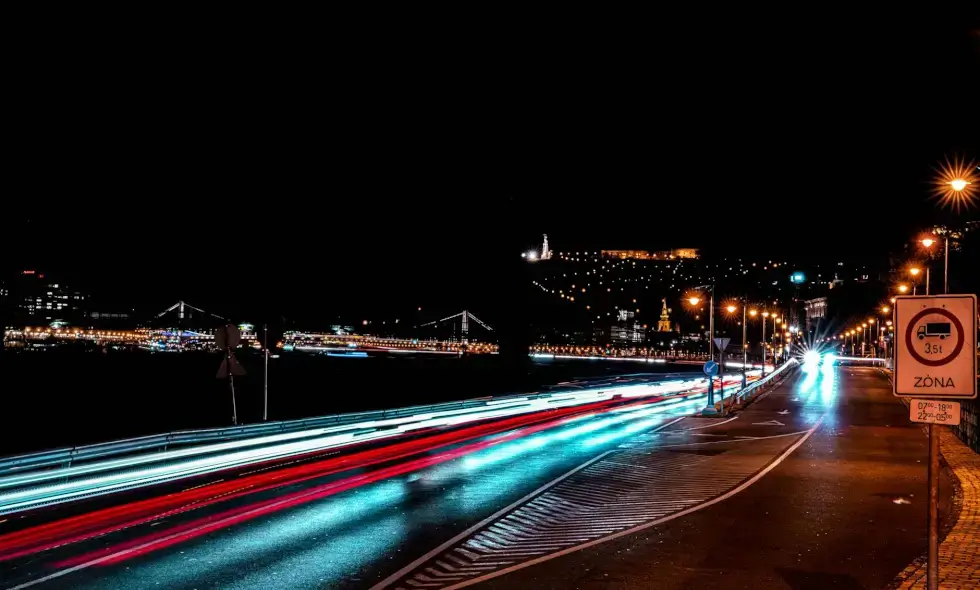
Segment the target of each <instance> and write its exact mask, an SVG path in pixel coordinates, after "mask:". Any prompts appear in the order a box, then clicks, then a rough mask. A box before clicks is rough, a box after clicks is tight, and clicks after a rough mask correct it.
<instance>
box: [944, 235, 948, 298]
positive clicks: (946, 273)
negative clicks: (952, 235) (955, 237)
mask: <svg viewBox="0 0 980 590" xmlns="http://www.w3.org/2000/svg"><path fill="white" fill-rule="evenodd" d="M944 240H945V242H946V260H945V262H944V263H943V293H947V294H948V293H949V234H946V237H945V238H944Z"/></svg>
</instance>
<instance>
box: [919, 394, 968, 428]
mask: <svg viewBox="0 0 980 590" xmlns="http://www.w3.org/2000/svg"><path fill="white" fill-rule="evenodd" d="M909 420H911V421H913V422H922V423H925V424H943V425H945V426H956V425H957V424H959V423H960V402H948V401H933V400H928V399H914V400H911V403H909Z"/></svg>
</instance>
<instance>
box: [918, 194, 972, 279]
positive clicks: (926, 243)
mask: <svg viewBox="0 0 980 590" xmlns="http://www.w3.org/2000/svg"><path fill="white" fill-rule="evenodd" d="M954 182H955V181H954ZM964 182H965V181H964ZM964 186H965V185H964ZM958 190H963V189H962V188H961V189H958ZM943 241H944V242H945V244H946V246H945V248H944V250H945V254H944V255H943V293H949V236H946V237H945V238H943ZM919 243H920V244H922V245H923V246H925V247H926V249H927V250H928V249H930V248H932V246H933V244H935V243H936V240H934V239H932V238H931V237H925V238H922V239H921V240H919ZM927 277H928V275H927ZM928 284H929V280H928V278H927V279H926V285H928ZM928 294H929V289H928V287H927V288H926V295H928Z"/></svg>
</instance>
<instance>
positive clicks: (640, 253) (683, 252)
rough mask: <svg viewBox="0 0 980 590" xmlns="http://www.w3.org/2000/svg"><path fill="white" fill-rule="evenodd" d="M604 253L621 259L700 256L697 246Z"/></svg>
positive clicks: (608, 251) (607, 256)
mask: <svg viewBox="0 0 980 590" xmlns="http://www.w3.org/2000/svg"><path fill="white" fill-rule="evenodd" d="M602 255H603V256H605V257H606V258H618V259H620V260H676V259H678V258H685V259H695V258H699V257H700V254H699V252H698V249H697V248H676V249H674V250H658V251H656V252H650V251H648V250H603V251H602Z"/></svg>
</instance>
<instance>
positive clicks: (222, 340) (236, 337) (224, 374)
mask: <svg viewBox="0 0 980 590" xmlns="http://www.w3.org/2000/svg"><path fill="white" fill-rule="evenodd" d="M241 338H242V333H241V332H240V331H239V330H238V326H233V325H231V324H228V325H225V326H221V327H220V328H218V330H217V331H216V332H215V333H214V342H215V344H216V345H217V346H218V348H221V349H223V350H224V351H225V358H224V359H222V360H221V366H220V367H218V379H224V378H227V379H228V387H229V388H230V389H231V423H232V424H234V425H236V426H237V425H238V407H237V404H236V403H235V375H244V374H245V369H243V368H242V366H241V365H240V364H238V361H237V360H235V353H234V350H235V347H237V346H238V343H239V342H240V341H241Z"/></svg>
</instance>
